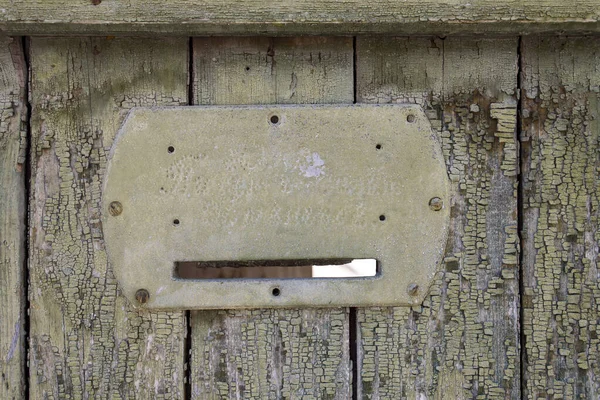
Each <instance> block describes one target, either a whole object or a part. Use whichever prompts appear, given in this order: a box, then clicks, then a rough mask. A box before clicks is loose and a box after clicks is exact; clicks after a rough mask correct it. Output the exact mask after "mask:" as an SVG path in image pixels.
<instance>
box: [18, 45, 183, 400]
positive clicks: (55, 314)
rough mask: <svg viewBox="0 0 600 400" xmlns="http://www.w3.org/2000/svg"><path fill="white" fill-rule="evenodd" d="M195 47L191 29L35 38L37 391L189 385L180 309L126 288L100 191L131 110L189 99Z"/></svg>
mask: <svg viewBox="0 0 600 400" xmlns="http://www.w3.org/2000/svg"><path fill="white" fill-rule="evenodd" d="M187 50H188V40H187V39H186V38H174V39H164V38H163V39H152V40H150V39H111V38H96V39H93V38H74V39H60V38H33V39H32V42H31V62H32V71H31V72H32V81H31V90H32V136H33V143H32V173H33V181H32V186H33V187H32V191H33V193H32V200H31V218H32V227H31V250H30V251H31V272H30V277H31V283H30V293H31V296H30V297H31V298H30V302H31V310H30V313H31V314H30V318H31V356H30V371H31V397H32V398H35V399H38V398H45V399H46V398H47V399H51V398H72V399H83V398H103V399H104V398H157V399H159V398H160V399H162V398H174V399H180V398H182V396H183V382H184V365H183V360H184V338H185V333H186V329H185V317H184V314H183V313H182V312H153V313H150V312H145V311H135V310H134V309H133V308H132V307H131V306H130V305H129V304H128V302H127V300H125V298H123V297H122V296H120V295H119V288H118V284H117V282H116V280H115V278H114V275H113V272H112V268H111V266H110V264H109V263H108V260H107V256H106V252H105V249H104V242H103V236H102V226H101V223H100V212H101V210H100V200H101V194H102V193H101V185H102V179H103V174H104V171H105V167H106V160H107V156H108V152H109V150H110V147H111V145H112V142H113V139H114V136H115V134H116V132H117V129H118V127H119V125H120V123H121V121H122V120H123V118H124V116H125V114H126V112H127V111H128V110H129V109H130V108H131V107H133V106H151V105H183V104H187V94H186V93H187V91H186V84H187V73H188V66H187V58H188V57H187V52H188V51H187ZM140 151H143V149H140Z"/></svg>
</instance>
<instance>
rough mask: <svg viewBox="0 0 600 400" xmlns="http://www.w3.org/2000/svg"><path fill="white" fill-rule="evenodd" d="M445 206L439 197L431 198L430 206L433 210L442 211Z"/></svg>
mask: <svg viewBox="0 0 600 400" xmlns="http://www.w3.org/2000/svg"><path fill="white" fill-rule="evenodd" d="M443 207H444V202H443V201H442V199H440V198H439V197H434V198H433V199H431V200H429V208H430V209H432V210H433V211H440V210H441V209H442V208H443Z"/></svg>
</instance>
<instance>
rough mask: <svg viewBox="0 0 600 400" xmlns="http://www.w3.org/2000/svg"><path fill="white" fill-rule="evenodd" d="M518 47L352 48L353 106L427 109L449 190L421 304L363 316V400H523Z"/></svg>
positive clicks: (454, 42) (484, 43) (414, 43)
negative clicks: (437, 259)
mask: <svg viewBox="0 0 600 400" xmlns="http://www.w3.org/2000/svg"><path fill="white" fill-rule="evenodd" d="M517 45H518V43H517V39H516V38H511V39H491V40H477V39H471V38H468V39H467V38H464V39H463V38H448V39H446V40H440V39H438V38H431V39H428V38H361V37H359V38H358V40H357V48H356V52H357V100H358V102H370V103H390V102H400V103H401V102H417V103H419V104H422V105H423V107H425V109H426V110H427V113H428V114H429V117H430V120H431V121H432V124H433V126H434V128H435V129H437V131H438V132H439V135H440V137H441V140H442V145H443V151H444V155H445V157H446V159H447V166H448V173H449V175H450V178H451V180H452V182H453V183H454V185H455V194H454V197H453V199H452V201H451V205H452V216H451V231H450V236H449V240H448V245H447V250H446V256H445V259H444V262H443V264H442V267H441V270H440V272H439V273H438V274H437V275H436V278H435V281H434V284H433V287H432V289H431V292H430V294H429V296H428V298H427V299H426V300H425V302H424V303H423V305H422V306H421V307H414V308H412V309H409V308H372V309H359V311H358V316H357V324H358V327H357V329H358V332H357V337H358V343H359V348H358V367H359V371H358V375H359V381H358V398H361V399H363V398H364V399H391V398H393V399H400V398H407V399H414V398H432V399H471V398H487V399H509V398H510V399H518V398H520V377H519V372H520V360H519V281H518V279H519V272H518V268H517V264H518V254H517V252H518V247H517V242H518V235H517V171H518V165H517V160H518V158H517V143H516V126H517V90H516V89H517ZM446 205H449V204H446ZM398 290H406V288H398Z"/></svg>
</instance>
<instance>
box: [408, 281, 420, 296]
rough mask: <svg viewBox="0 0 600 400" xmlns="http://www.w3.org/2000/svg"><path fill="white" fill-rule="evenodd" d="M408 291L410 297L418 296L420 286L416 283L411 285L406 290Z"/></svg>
mask: <svg viewBox="0 0 600 400" xmlns="http://www.w3.org/2000/svg"><path fill="white" fill-rule="evenodd" d="M406 291H407V292H408V294H409V295H411V296H416V295H417V294H418V293H419V285H417V284H416V283H411V284H409V285H408V287H407V288H406Z"/></svg>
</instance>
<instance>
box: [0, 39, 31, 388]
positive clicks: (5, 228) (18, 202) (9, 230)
mask: <svg viewBox="0 0 600 400" xmlns="http://www.w3.org/2000/svg"><path fill="white" fill-rule="evenodd" d="M26 77H27V69H26V67H25V59H24V57H23V51H22V47H21V43H20V38H8V37H5V36H0V398H1V399H7V400H17V399H21V398H23V396H24V395H25V376H24V371H25V359H26V355H25V328H26V321H25V318H26V317H25V296H26V292H25V289H26V287H25V285H26V279H25V273H24V272H25V254H26V252H25V248H26V241H25V234H26V228H25V217H26V215H25V214H26V204H27V203H26V201H27V200H26V196H25V180H26V177H25V174H26V168H25V156H26V151H27V126H26V122H27V108H26V97H25V96H26V94H25V83H26Z"/></svg>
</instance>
